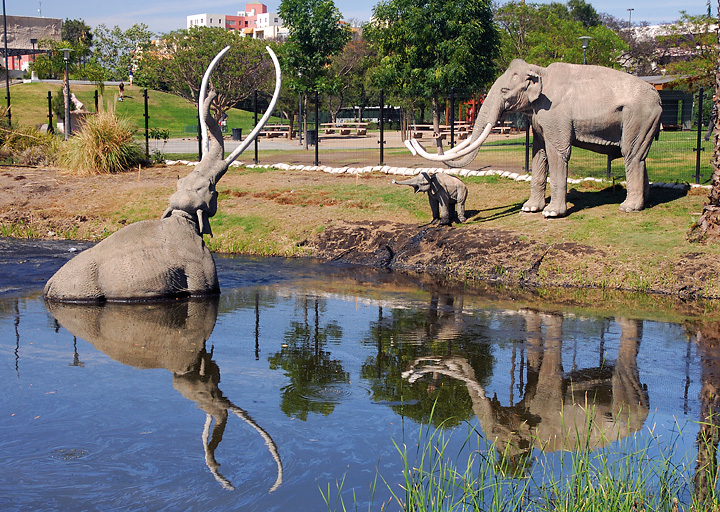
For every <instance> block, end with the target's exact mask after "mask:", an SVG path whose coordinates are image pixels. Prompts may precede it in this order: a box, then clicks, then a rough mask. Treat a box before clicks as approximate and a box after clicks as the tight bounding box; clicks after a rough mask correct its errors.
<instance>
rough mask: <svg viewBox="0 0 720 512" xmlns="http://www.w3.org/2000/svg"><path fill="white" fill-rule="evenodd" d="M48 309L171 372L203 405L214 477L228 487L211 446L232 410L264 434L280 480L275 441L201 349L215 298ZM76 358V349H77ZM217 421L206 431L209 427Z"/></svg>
mask: <svg viewBox="0 0 720 512" xmlns="http://www.w3.org/2000/svg"><path fill="white" fill-rule="evenodd" d="M46 306H47V309H48V311H50V313H52V315H53V316H54V317H55V319H56V320H57V321H58V322H59V323H60V324H61V325H62V326H63V327H65V328H66V329H67V330H68V331H70V332H71V333H72V334H73V335H74V336H77V337H80V338H83V339H85V340H87V341H89V342H90V343H92V344H93V345H94V346H95V348H97V349H99V350H101V351H103V352H104V353H106V354H107V355H108V356H110V357H112V358H113V359H115V360H116V361H118V362H120V363H123V364H126V365H129V366H133V367H135V368H165V369H167V370H169V371H171V372H172V374H173V386H174V388H175V389H176V390H177V391H178V392H180V394H182V395H183V396H184V397H185V398H187V399H189V400H192V401H194V402H195V403H196V404H197V406H198V408H200V409H201V410H203V411H205V414H206V421H205V425H204V428H203V433H202V440H203V446H204V450H205V462H206V464H207V466H208V468H209V469H210V471H211V473H212V474H213V476H214V477H215V479H216V480H217V481H218V482H220V484H222V486H223V487H224V488H226V489H229V490H233V489H234V487H233V485H232V483H231V482H230V481H229V480H228V479H227V478H225V477H224V476H223V475H221V474H220V472H219V471H218V467H219V464H218V463H217V461H216V460H215V450H216V449H217V447H218V445H219V444H220V441H222V436H223V433H224V432H225V427H226V425H227V420H228V411H230V412H232V413H233V414H235V415H236V416H238V417H239V418H241V419H242V420H243V421H245V422H246V423H247V424H248V425H250V426H252V427H253V428H254V429H255V430H257V431H258V433H260V435H261V436H262V437H263V439H264V440H265V444H266V445H267V447H268V449H269V450H270V453H271V455H272V457H273V459H275V462H276V464H277V474H278V476H277V480H276V481H275V483H274V484H273V485H272V487H271V488H270V492H272V491H274V490H275V489H277V488H278V486H279V485H280V484H281V483H282V477H283V467H282V461H281V460H280V454H279V453H278V447H277V445H276V444H275V442H274V441H273V439H272V438H271V437H270V435H269V434H268V433H267V432H266V431H265V430H263V428H262V427H260V426H259V425H258V424H257V423H256V422H255V421H254V420H253V419H252V418H251V417H250V415H249V414H248V413H247V412H246V411H244V410H243V409H241V408H240V407H238V406H236V405H235V404H233V403H232V402H231V401H230V400H229V399H228V398H226V397H225V396H224V395H223V393H222V391H221V390H220V388H219V387H218V384H219V383H220V369H219V368H218V366H217V364H215V362H214V361H213V360H212V351H211V352H210V353H208V352H207V351H206V350H205V342H206V341H207V340H208V338H209V337H210V334H211V333H212V331H213V329H214V327H215V320H216V319H217V311H218V309H217V308H218V302H217V298H212V299H207V300H187V301H174V302H167V303H146V304H118V303H108V304H102V305H97V304H63V303H55V302H47V303H46ZM75 354H76V359H75V360H76V361H77V362H78V364H81V362H80V361H79V359H77V357H78V356H77V350H75ZM213 420H214V422H215V426H214V427H213V429H212V435H210V427H211V425H212V423H213Z"/></svg>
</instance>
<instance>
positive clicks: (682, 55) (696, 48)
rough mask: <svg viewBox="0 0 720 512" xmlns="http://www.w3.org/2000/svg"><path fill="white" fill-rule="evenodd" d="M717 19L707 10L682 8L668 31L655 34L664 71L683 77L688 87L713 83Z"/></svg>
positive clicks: (716, 47)
mask: <svg viewBox="0 0 720 512" xmlns="http://www.w3.org/2000/svg"><path fill="white" fill-rule="evenodd" d="M717 22H718V20H717V19H713V18H712V17H711V16H708V15H707V14H701V15H699V16H692V15H690V14H688V13H687V12H685V11H682V12H681V18H680V20H678V21H677V22H675V23H674V24H673V25H672V26H671V27H670V33H669V34H666V35H662V36H659V37H658V41H657V47H658V53H659V54H661V55H663V56H664V61H665V66H664V67H665V71H666V73H667V74H668V75H674V76H678V77H682V78H681V80H682V82H683V83H684V84H686V85H687V86H689V88H690V89H695V88H696V87H699V86H704V87H713V86H714V84H715V73H716V68H717V62H718V41H717V33H716V28H715V25H716V24H717Z"/></svg>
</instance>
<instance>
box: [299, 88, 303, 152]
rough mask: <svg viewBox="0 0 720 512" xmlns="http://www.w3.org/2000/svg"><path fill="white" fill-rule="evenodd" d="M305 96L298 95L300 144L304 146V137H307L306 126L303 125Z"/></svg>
mask: <svg viewBox="0 0 720 512" xmlns="http://www.w3.org/2000/svg"><path fill="white" fill-rule="evenodd" d="M302 98H303V95H302V93H300V94H298V144H299V145H301V146H302V145H303V137H304V136H305V132H304V131H303V130H305V124H304V123H303V100H302Z"/></svg>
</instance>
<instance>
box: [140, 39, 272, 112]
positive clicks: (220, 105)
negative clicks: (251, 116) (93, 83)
mask: <svg viewBox="0 0 720 512" xmlns="http://www.w3.org/2000/svg"><path fill="white" fill-rule="evenodd" d="M226 46H230V51H229V52H228V53H227V54H226V55H225V56H224V57H223V59H222V60H221V61H220V62H219V64H218V65H217V67H216V68H215V71H214V72H213V74H212V77H211V80H210V88H211V89H212V90H214V91H215V92H216V93H217V97H216V98H215V101H214V102H213V115H214V117H215V119H217V120H219V119H220V117H221V116H222V114H223V113H225V112H226V111H227V110H228V109H229V108H231V107H234V106H235V104H236V103H238V102H240V101H242V100H244V99H246V98H247V97H249V96H250V95H251V94H252V93H253V91H254V90H255V89H260V90H265V91H269V90H271V88H272V86H273V83H274V82H273V77H274V73H273V70H274V67H273V64H272V61H271V59H270V56H269V55H268V54H267V52H266V50H265V43H264V42H263V41H260V40H257V39H252V38H247V37H243V36H242V34H240V33H239V32H237V31H234V30H225V29H223V28H211V27H193V28H191V29H189V30H185V29H183V30H177V31H175V32H171V33H169V34H167V35H165V37H164V39H163V41H162V43H159V45H158V46H157V47H156V48H155V49H154V50H153V51H148V52H146V53H145V54H144V55H143V58H142V61H141V63H140V66H139V70H142V73H138V75H139V76H140V77H141V78H142V80H147V81H150V82H152V83H155V84H157V85H159V86H160V88H162V89H164V90H167V91H170V92H172V93H174V94H177V95H178V96H180V97H182V98H185V99H187V100H188V101H191V102H193V103H195V104H196V105H197V102H198V95H199V93H200V83H201V81H202V76H203V74H204V73H205V70H206V69H207V67H208V65H209V64H210V62H211V61H212V59H213V58H214V57H215V56H216V55H217V54H218V52H220V50H222V49H223V48H225V47H226Z"/></svg>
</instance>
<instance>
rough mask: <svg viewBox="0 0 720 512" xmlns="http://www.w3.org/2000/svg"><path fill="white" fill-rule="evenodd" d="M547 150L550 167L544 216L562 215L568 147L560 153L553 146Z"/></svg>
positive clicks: (565, 190)
mask: <svg viewBox="0 0 720 512" xmlns="http://www.w3.org/2000/svg"><path fill="white" fill-rule="evenodd" d="M546 152H547V156H548V166H549V169H550V203H549V204H548V205H547V206H546V207H545V209H544V210H543V215H544V216H545V217H564V216H565V214H566V213H567V177H568V160H569V159H570V149H569V148H568V149H567V151H566V152H564V153H561V152H559V151H556V150H555V149H553V148H550V150H549V151H546Z"/></svg>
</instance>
